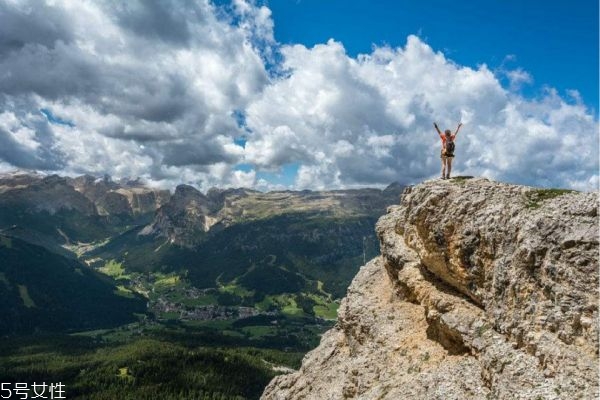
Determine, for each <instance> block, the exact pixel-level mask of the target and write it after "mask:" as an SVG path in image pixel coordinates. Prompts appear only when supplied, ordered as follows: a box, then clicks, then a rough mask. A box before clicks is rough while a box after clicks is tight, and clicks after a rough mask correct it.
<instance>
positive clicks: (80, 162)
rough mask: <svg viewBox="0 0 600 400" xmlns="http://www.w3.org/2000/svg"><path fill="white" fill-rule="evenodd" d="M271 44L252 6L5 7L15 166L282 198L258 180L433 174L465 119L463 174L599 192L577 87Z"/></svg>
mask: <svg viewBox="0 0 600 400" xmlns="http://www.w3.org/2000/svg"><path fill="white" fill-rule="evenodd" d="M273 31H274V24H273V19H272V15H271V11H270V10H269V9H268V8H267V7H265V6H257V5H256V4H255V3H254V2H252V1H246V0H234V1H233V2H232V5H231V7H229V8H228V9H227V11H224V10H223V9H218V8H217V7H216V6H214V5H212V4H211V3H210V2H209V0H199V1H196V2H194V3H186V2H180V1H177V0H173V1H171V2H169V3H154V2H145V1H128V2H120V1H114V0H105V1H90V0H87V1H77V2H72V1H67V0H55V1H50V0H48V1H45V2H38V1H35V2H34V1H33V0H29V1H27V0H22V1H18V2H7V1H6V0H4V1H3V0H0V55H1V57H0V71H2V72H1V73H0V109H1V110H2V114H0V144H1V145H2V146H1V147H0V166H1V167H2V168H3V169H4V168H5V167H6V165H12V166H15V167H20V168H35V169H40V170H46V171H58V172H62V173H68V174H78V173H85V172H87V173H95V174H104V173H109V174H111V175H115V176H117V177H121V176H132V177H136V176H140V177H142V178H144V179H146V180H148V181H150V182H152V184H154V185H163V186H172V185H174V184H177V183H190V184H194V185H196V186H198V187H200V188H201V189H203V190H206V189H208V188H209V187H210V186H213V185H216V186H253V187H255V188H259V189H265V188H276V187H277V188H281V186H280V185H274V184H273V183H271V182H268V181H266V180H264V179H262V178H261V179H258V178H257V176H258V174H259V172H264V171H268V172H277V171H279V170H281V169H282V168H284V167H285V166H286V165H290V164H297V165H298V166H299V168H298V173H297V176H296V180H295V187H297V188H334V187H355V186H361V185H365V186H374V185H378V186H382V185H385V184H388V183H390V182H392V181H395V180H398V181H401V182H406V183H408V182H417V181H420V180H422V179H424V178H428V177H432V176H436V175H437V174H438V169H439V163H440V162H439V138H437V135H436V134H435V131H434V130H433V126H432V123H433V122H434V121H437V122H438V123H439V124H440V126H441V127H442V128H443V129H445V128H451V129H454V128H455V126H456V123H458V122H459V121H461V120H462V122H463V123H464V124H465V125H464V127H463V128H462V130H461V132H460V134H459V136H458V140H457V150H456V153H457V158H456V160H455V164H454V167H455V174H469V175H484V176H488V177H491V178H496V179H500V180H507V181H511V182H516V183H526V184H534V185H543V186H563V187H573V188H577V189H582V188H587V189H594V188H597V186H598V121H597V119H596V117H594V116H593V114H592V112H591V111H590V110H588V109H586V107H585V105H584V104H582V101H581V98H580V96H579V95H578V93H577V91H575V90H573V91H569V92H568V93H567V98H562V97H561V96H560V95H559V94H557V93H556V91H554V90H552V89H548V90H547V91H546V92H545V93H543V94H542V95H540V96H539V98H535V99H526V98H523V97H522V96H520V95H519V94H518V90H517V89H518V87H520V86H521V85H523V84H528V83H531V82H532V81H533V77H532V76H531V75H530V74H529V73H528V72H527V71H524V70H522V69H520V68H514V69H512V70H510V71H506V70H504V69H503V70H501V71H496V72H492V71H490V70H489V69H488V68H487V66H485V65H481V66H479V67H477V68H469V67H464V66H461V65H457V64H456V63H454V62H452V61H451V60H449V59H447V58H446V57H445V55H444V54H443V53H441V52H436V51H434V50H433V49H432V48H431V47H430V46H429V45H427V44H426V43H425V42H423V41H422V40H421V39H419V38H418V37H416V36H409V37H408V39H407V42H406V45H405V46H404V47H399V48H390V47H379V48H375V49H374V50H373V51H372V52H371V53H370V54H365V55H360V56H358V57H355V58H353V57H349V56H348V55H347V54H346V52H345V50H344V46H343V44H342V43H339V42H336V41H334V40H330V41H328V42H327V43H323V44H318V45H316V46H314V47H313V48H307V47H305V46H303V45H302V44H295V45H283V46H280V45H279V44H277V43H276V39H275V38H274V36H273ZM274 54H279V55H280V61H279V64H278V65H275V67H273V68H275V69H276V70H277V72H278V74H277V76H271V77H269V72H268V68H271V67H272V64H273V63H274V62H275V60H276V58H275V57H274ZM513 61H514V60H513ZM269 66H270V67H269ZM506 78H508V83H507V84H506V86H507V87H504V86H503V85H502V82H503V79H506ZM41 109H46V110H50V112H51V113H52V115H53V116H54V117H55V118H56V119H57V120H58V121H68V122H69V123H68V124H65V123H62V124H61V123H56V121H54V122H52V121H51V120H50V119H49V118H46V117H45V116H43V115H41V114H40V110H41ZM236 115H238V116H239V115H243V117H244V118H243V120H244V121H243V122H242V123H240V120H239V118H238V117H236ZM240 137H244V138H245V140H246V141H245V146H244V147H241V146H240V145H239V144H236V142H235V140H236V139H238V138H240ZM240 163H245V164H249V165H250V166H251V168H250V169H249V170H246V172H244V171H240V170H239V169H238V168H237V167H236V166H237V165H238V164H240Z"/></svg>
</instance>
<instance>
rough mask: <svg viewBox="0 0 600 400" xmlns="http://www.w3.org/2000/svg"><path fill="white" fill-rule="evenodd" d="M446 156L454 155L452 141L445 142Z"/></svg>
mask: <svg viewBox="0 0 600 400" xmlns="http://www.w3.org/2000/svg"><path fill="white" fill-rule="evenodd" d="M446 154H447V155H453V154H454V140H447V141H446Z"/></svg>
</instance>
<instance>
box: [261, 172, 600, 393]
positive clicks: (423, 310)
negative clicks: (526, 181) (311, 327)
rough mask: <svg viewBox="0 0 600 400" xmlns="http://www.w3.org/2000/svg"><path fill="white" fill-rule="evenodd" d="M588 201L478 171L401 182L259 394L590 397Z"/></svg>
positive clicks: (592, 326)
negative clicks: (350, 277) (330, 297)
mask: <svg viewBox="0 0 600 400" xmlns="http://www.w3.org/2000/svg"><path fill="white" fill-rule="evenodd" d="M597 210H598V199H597V194H595V193H569V192H562V191H554V190H539V189H534V188H529V187H523V186H512V185H506V184H501V183H496V182H490V181H488V180H485V179H453V180H449V181H432V182H426V183H423V184H420V185H418V186H415V187H412V188H407V189H406V190H405V192H404V194H403V196H402V200H401V204H400V205H399V206H392V207H390V208H388V214H387V215H385V216H383V217H382V218H381V219H380V220H379V222H378V223H377V227H376V230H377V234H378V237H379V239H380V242H381V256H380V257H377V258H375V259H373V260H372V261H370V262H369V263H367V264H366V265H365V266H363V267H362V268H361V270H360V272H359V273H358V275H357V276H356V277H355V279H354V281H353V283H352V285H351V286H350V288H349V289H348V292H347V296H346V297H345V299H344V300H343V301H342V304H341V306H340V309H339V314H338V322H337V324H336V326H335V327H334V328H333V329H331V330H330V331H328V332H327V333H326V334H325V335H324V336H323V338H322V340H321V344H320V345H319V347H318V348H316V349H315V350H313V351H312V352H310V353H309V354H307V356H306V357H305V359H304V360H303V363H302V367H301V368H300V370H299V371H297V372H294V373H291V374H287V375H281V376H278V377H276V378H275V379H273V381H272V382H271V383H270V384H269V386H267V388H266V389H265V392H264V394H263V396H262V398H263V399H265V400H266V399H269V400H270V399H282V400H283V399H286V400H287V399H344V398H357V399H595V398H597V397H598V394H599V393H598V283H599V281H598V212H597Z"/></svg>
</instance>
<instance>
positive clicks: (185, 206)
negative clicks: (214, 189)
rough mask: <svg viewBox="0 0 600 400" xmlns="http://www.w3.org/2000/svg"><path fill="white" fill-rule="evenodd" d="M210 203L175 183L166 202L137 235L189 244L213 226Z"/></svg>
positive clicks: (213, 220)
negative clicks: (175, 186)
mask: <svg viewBox="0 0 600 400" xmlns="http://www.w3.org/2000/svg"><path fill="white" fill-rule="evenodd" d="M214 208H215V207H214V204H213V202H212V201H211V200H210V199H209V198H208V197H206V196H205V195H204V194H202V193H201V192H200V191H198V190H197V189H195V188H194V187H192V186H189V185H179V186H177V188H176V189H175V193H174V194H173V196H172V197H171V198H170V200H169V202H168V203H166V204H165V205H164V206H162V207H161V208H159V209H158V211H157V212H156V216H155V218H154V221H153V222H152V224H150V225H148V226H146V227H145V228H144V229H143V230H142V231H141V232H140V234H141V235H154V236H158V237H166V238H167V239H168V240H169V241H170V242H171V243H175V244H178V245H182V246H189V247H191V246H193V245H194V244H196V243H197V242H198V240H199V239H200V238H201V237H202V236H203V234H204V233H206V232H208V230H209V229H210V227H211V226H212V225H214V223H215V222H216V219H215V218H214V217H212V216H211V215H210V214H211V210H212V209H214Z"/></svg>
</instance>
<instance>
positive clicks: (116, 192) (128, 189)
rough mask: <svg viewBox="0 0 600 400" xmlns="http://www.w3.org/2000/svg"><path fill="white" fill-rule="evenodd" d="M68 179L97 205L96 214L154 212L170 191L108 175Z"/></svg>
mask: <svg viewBox="0 0 600 400" xmlns="http://www.w3.org/2000/svg"><path fill="white" fill-rule="evenodd" d="M68 182H69V184H70V185H71V186H73V187H74V188H75V190H77V191H78V192H80V193H82V194H83V195H84V196H85V197H87V198H88V199H89V200H90V201H92V202H93V203H94V204H95V205H96V207H97V208H98V213H99V214H100V215H129V216H134V215H141V214H147V213H154V212H155V211H156V210H157V209H158V208H159V207H160V206H161V205H163V204H165V203H167V202H168V200H169V197H170V192H169V191H168V190H157V189H152V188H149V187H146V186H144V185H143V184H142V183H140V182H138V181H124V182H119V183H118V182H114V181H113V180H112V179H111V178H110V177H109V176H105V177H104V178H100V179H98V178H96V177H94V176H91V175H82V176H79V177H77V178H68Z"/></svg>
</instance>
